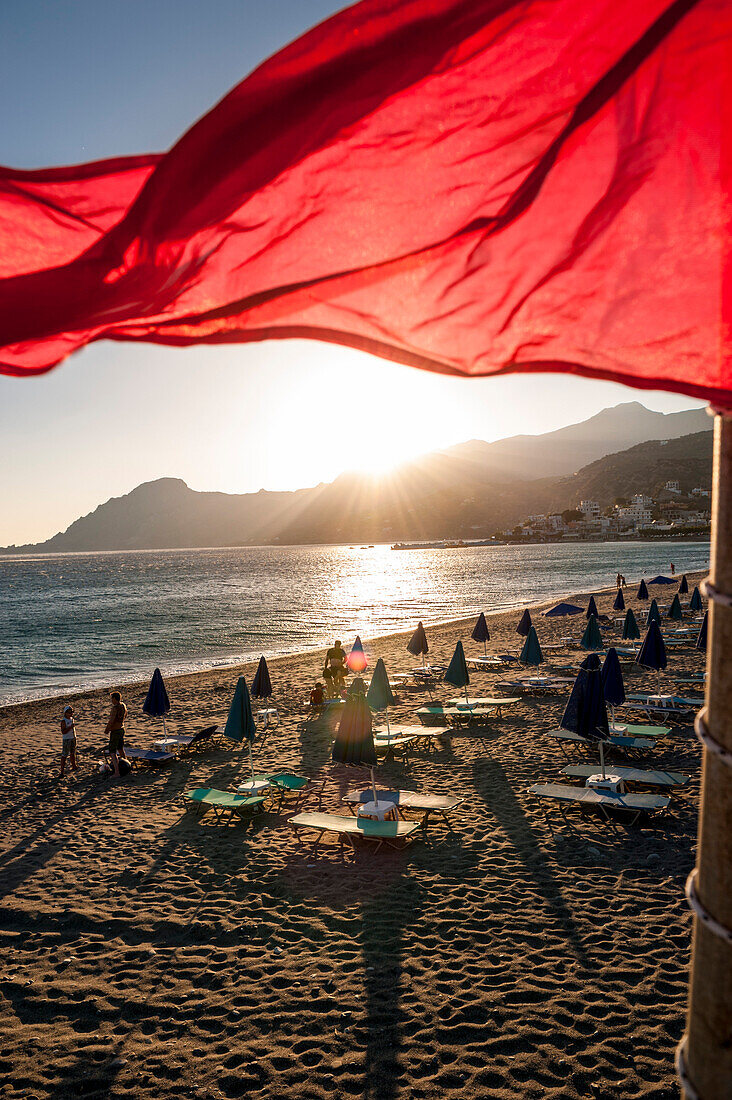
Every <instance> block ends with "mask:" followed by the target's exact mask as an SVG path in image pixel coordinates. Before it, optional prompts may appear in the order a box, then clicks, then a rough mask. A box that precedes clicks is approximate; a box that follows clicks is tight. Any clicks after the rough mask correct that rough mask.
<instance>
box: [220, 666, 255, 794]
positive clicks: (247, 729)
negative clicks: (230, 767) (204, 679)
mask: <svg viewBox="0 0 732 1100" xmlns="http://www.w3.org/2000/svg"><path fill="white" fill-rule="evenodd" d="M256 733H257V727H256V726H255V724H254V715H253V714H252V700H251V698H250V696H249V688H248V687H247V682H246V680H245V679H244V677H243V676H240V677H239V679H238V680H237V684H236V690H235V691H234V698H233V699H232V700H231V706H230V707H229V716H228V718H227V719H226V725H225V726H224V737H228V738H229V740H230V741H238V742H239V743H240V744H241V742H242V741H246V742H247V745H248V748H249V770H250V771H251V773H252V779H254V761H253V760H252V741H253V740H254V738H255V736H256Z"/></svg>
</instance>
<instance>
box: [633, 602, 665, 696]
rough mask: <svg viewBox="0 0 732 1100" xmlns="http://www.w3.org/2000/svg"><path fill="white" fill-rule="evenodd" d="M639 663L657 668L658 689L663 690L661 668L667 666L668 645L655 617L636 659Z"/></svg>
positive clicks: (645, 666) (644, 666)
mask: <svg viewBox="0 0 732 1100" xmlns="http://www.w3.org/2000/svg"><path fill="white" fill-rule="evenodd" d="M635 663H636V664H637V665H642V667H643V668H652V669H655V670H656V672H657V673H658V683H657V685H656V687H657V690H658V691H660V690H661V669H662V668H665V667H666V646H665V645H664V641H663V637H662V635H661V628H660V626H659V625H658V622H657V621H656V620H655V619H651V621H650V623H649V625H648V630H647V631H646V636H645V638H644V639H643V645H642V646H641V647H640V650H639V651H638V656H637V657H636V659H635Z"/></svg>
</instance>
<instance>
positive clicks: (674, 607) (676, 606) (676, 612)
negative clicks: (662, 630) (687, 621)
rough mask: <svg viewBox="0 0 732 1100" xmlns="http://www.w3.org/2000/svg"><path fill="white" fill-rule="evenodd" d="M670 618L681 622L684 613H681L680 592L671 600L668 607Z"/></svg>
mask: <svg viewBox="0 0 732 1100" xmlns="http://www.w3.org/2000/svg"><path fill="white" fill-rule="evenodd" d="M668 617H669V619H673V620H674V622H677V623H680V622H681V620H682V618H683V615H682V614H681V600H680V599H679V594H678V592H677V593H676V595H675V596H674V598H673V600H672V601H671V606H670V607H669V609H668Z"/></svg>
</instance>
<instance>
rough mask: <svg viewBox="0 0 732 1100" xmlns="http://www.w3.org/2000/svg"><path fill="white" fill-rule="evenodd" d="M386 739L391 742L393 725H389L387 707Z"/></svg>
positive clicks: (387, 709)
mask: <svg viewBox="0 0 732 1100" xmlns="http://www.w3.org/2000/svg"><path fill="white" fill-rule="evenodd" d="M385 714H386V740H387V742H388V744H391V726H390V725H389V708H388V707H387V708H386V711H385Z"/></svg>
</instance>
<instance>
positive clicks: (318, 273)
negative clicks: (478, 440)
mask: <svg viewBox="0 0 732 1100" xmlns="http://www.w3.org/2000/svg"><path fill="white" fill-rule="evenodd" d="M731 43H732V6H730V5H729V3H728V2H727V0H675V2H673V3H671V2H669V0H644V2H643V3H639V2H638V0H612V2H611V0H593V2H592V3H587V0H553V2H552V3H546V0H541V2H532V0H523V2H510V0H364V2H363V3H360V4H356V5H355V6H353V7H351V8H348V9H346V10H345V11H343V12H341V13H339V14H338V15H336V16H334V17H333V18H331V19H329V20H328V21H326V22H325V23H323V24H321V25H320V26H318V27H315V28H314V29H313V30H311V31H310V32H308V34H306V35H304V36H303V37H302V38H301V39H299V40H298V41H296V42H294V43H292V44H291V45H290V46H288V47H286V48H285V49H284V50H282V51H281V52H280V53H278V54H276V55H275V56H274V57H273V58H271V59H270V60H269V61H266V62H265V63H264V64H263V65H262V66H260V68H258V69H257V70H256V71H255V72H254V73H252V75H251V76H249V77H248V78H247V79H246V80H244V81H243V82H242V83H241V84H240V85H238V87H236V88H235V89H234V90H233V91H232V92H231V93H230V94H229V95H228V96H226V97H225V99H223V100H222V101H221V103H219V104H218V105H217V106H216V107H215V108H214V109H213V110H212V111H211V112H210V113H209V114H208V115H206V116H205V117H204V118H202V119H201V120H200V121H199V122H198V123H196V125H194V126H193V127H192V129H191V130H189V131H188V132H187V133H186V134H185V135H184V136H183V137H182V138H181V139H180V141H179V142H178V143H177V145H175V146H174V147H173V148H172V149H171V150H170V152H168V153H167V154H165V155H163V156H160V157H139V158H126V159H121V160H118V161H106V162H102V163H99V164H92V165H87V166H82V167H77V168H68V169H57V170H46V171H43V172H13V171H10V170H0V369H2V371H4V372H5V373H9V374H18V375H22V374H30V373H38V372H41V371H45V370H48V369H49V368H50V367H52V366H54V365H55V364H56V363H58V362H59V361H60V360H61V359H62V358H63V357H64V356H66V355H68V354H69V352H71V351H73V350H74V349H76V348H79V347H81V346H83V345H84V344H87V343H89V342H90V341H92V340H98V339H114V340H147V341H154V342H157V343H165V344H191V343H199V342H200V343H203V342H209V343H215V342H227V341H230V342H236V341H251V340H263V339H271V338H287V337H312V338H316V339H321V340H328V341H333V342H338V343H342V344H348V345H351V346H354V347H358V348H364V349H366V350H369V351H372V352H374V353H376V354H377V355H381V356H384V357H387V358H392V359H395V360H398V361H400V362H404V363H409V364H412V365H415V366H418V367H424V368H426V369H430V370H436V371H443V372H452V373H457V374H465V375H487V374H496V373H500V372H506V371H530V370H555V371H556V370H559V371H571V372H575V373H579V374H584V375H590V376H596V377H603V378H611V379H615V380H617V381H621V382H627V383H629V384H630V385H633V386H641V387H653V388H664V389H671V390H678V391H681V392H684V393H688V394H692V395H695V396H699V397H704V398H708V399H710V400H711V401H713V402H716V403H719V404H724V405H728V406H729V405H732V372H731V370H730V354H729V331H730V315H731V313H732V311H731V309H730V299H731V296H732V292H731V290H730V274H729V272H730V264H729V260H728V256H729V221H730V153H729V140H730V138H729V134H730V121H731V117H732V111H731V110H730V103H731V99H732V97H731V94H730V80H731V79H732V77H731V76H730V75H728V74H730V73H732V48H731ZM151 109H154V105H151Z"/></svg>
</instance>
